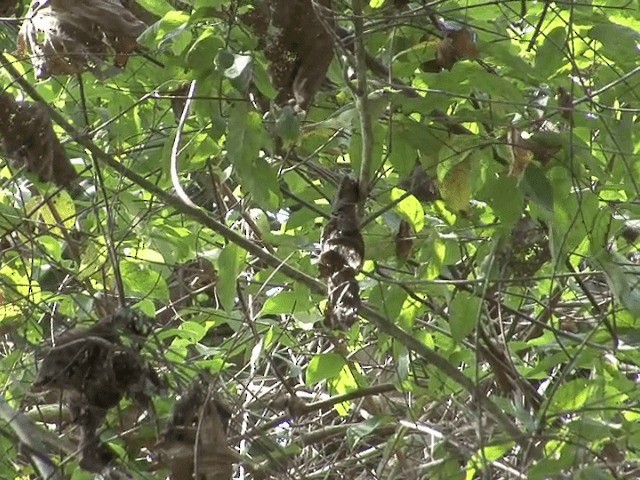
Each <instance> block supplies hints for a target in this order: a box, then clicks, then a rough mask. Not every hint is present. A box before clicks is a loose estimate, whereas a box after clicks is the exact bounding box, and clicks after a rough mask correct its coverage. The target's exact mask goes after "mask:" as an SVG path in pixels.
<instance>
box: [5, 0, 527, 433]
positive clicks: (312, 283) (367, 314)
mask: <svg viewBox="0 0 640 480" xmlns="http://www.w3.org/2000/svg"><path fill="white" fill-rule="evenodd" d="M355 2H357V0H354V3H355ZM356 20H357V19H356ZM361 21H362V17H360V22H361ZM356 40H357V39H356ZM0 64H2V65H3V66H4V68H6V69H7V71H8V72H9V74H10V75H11V76H12V77H13V78H14V80H15V81H16V83H17V84H19V85H20V86H21V87H22V88H23V89H24V90H25V92H26V93H27V94H28V95H29V96H30V97H31V98H33V99H34V100H36V101H39V102H42V103H43V104H44V105H46V106H47V108H48V109H49V113H50V116H51V118H52V120H53V121H54V122H56V123H57V124H58V125H59V126H60V127H61V128H62V129H64V130H65V131H66V132H67V133H68V134H69V135H70V136H71V138H73V139H74V140H75V141H76V142H77V143H78V144H79V145H82V146H83V147H84V148H86V149H87V150H88V151H89V152H90V153H91V154H92V155H93V156H94V157H95V158H96V159H98V160H100V161H101V162H103V163H105V164H106V165H108V166H109V167H111V168H113V169H114V170H115V171H116V172H118V173H120V174H121V175H122V176H123V177H125V178H127V179H128V180H130V181H132V182H133V183H135V184H137V185H138V186H140V187H141V188H143V189H145V190H146V191H148V192H150V193H153V194H154V195H155V196H156V197H157V198H158V199H159V200H161V201H163V202H165V204H167V205H169V206H171V207H173V208H175V210H176V211H177V212H179V213H182V214H183V215H186V216H188V217H190V218H192V219H194V220H197V221H198V222H200V223H201V224H202V225H204V226H205V227H207V228H210V229H211V230H213V231H214V232H216V233H217V234H219V235H221V236H222V237H224V238H226V239H227V240H228V241H230V242H233V243H235V244H236V245H238V246H240V247H242V248H244V249H245V250H246V251H247V252H249V253H251V254H252V255H255V256H256V257H258V258H259V259H261V260H262V261H264V262H265V263H266V264H268V265H269V266H270V267H272V268H275V269H278V270H280V271H281V272H282V273H283V274H285V275H286V276H288V277H289V278H290V279H292V280H294V281H297V282H300V283H302V284H303V285H305V286H306V287H307V288H308V289H309V290H310V291H311V292H313V293H316V294H319V295H323V296H326V295H327V290H326V286H325V285H324V284H323V283H322V282H320V281H318V280H317V279H315V278H313V277H311V276H309V275H307V274H306V273H304V272H302V271H301V270H298V269H296V268H295V267H292V266H291V265H289V264H287V263H286V262H285V261H283V260H281V259H280V258H278V257H277V256H275V255H273V254H272V253H269V252H267V251H266V250H264V249H263V248H262V247H260V246H259V245H257V244H256V243H254V242H252V241H251V240H249V239H247V238H246V237H244V236H243V235H241V234H239V233H237V232H235V231H234V230H232V229H230V228H229V227H227V226H226V225H224V224H222V223H220V222H218V221H217V220H215V219H214V218H213V217H211V216H209V214H208V213H207V212H206V211H205V210H203V209H201V208H199V207H192V206H190V205H188V204H186V203H185V202H183V201H182V200H181V199H180V198H178V197H176V196H174V195H172V194H170V193H168V192H166V191H165V190H164V189H162V188H160V187H159V186H157V185H155V184H154V183H152V182H150V181H149V180H147V179H146V178H144V177H142V176H141V175H139V174H137V173H135V172H134V171H132V170H130V169H129V168H127V167H125V166H124V165H122V164H121V163H120V162H118V161H117V160H116V159H115V158H114V157H112V156H111V155H109V154H107V153H105V152H104V151H102V150H101V149H100V148H99V147H98V146H97V145H96V144H95V143H93V141H92V140H91V139H90V138H89V137H87V136H86V135H83V134H81V133H80V132H78V131H77V130H76V129H75V128H74V127H73V126H72V125H71V124H69V123H68V122H67V121H66V120H65V119H64V117H62V115H60V114H59V113H58V112H57V111H56V110H54V109H53V108H52V107H51V106H50V105H49V104H48V103H46V102H45V101H44V100H43V99H42V97H41V96H40V94H39V93H38V92H37V91H36V90H35V88H34V87H33V86H32V85H31V84H29V82H27V81H26V80H25V79H24V78H22V76H21V75H20V73H19V72H18V71H17V70H16V69H15V68H14V67H13V66H12V65H11V63H10V62H9V61H7V59H6V57H5V56H4V54H0ZM365 81H366V77H365ZM365 90H366V87H365ZM365 97H366V95H365ZM365 107H366V105H365ZM363 118H365V117H363ZM369 126H370V125H369ZM363 139H364V135H363ZM361 180H362V179H361ZM367 186H368V183H367ZM360 193H361V195H362V193H363V192H362V191H361V192H360ZM361 198H362V197H361ZM364 198H366V197H364ZM360 313H361V315H362V316H363V317H364V318H366V319H367V320H369V321H370V322H371V323H372V324H374V325H375V326H376V327H378V328H379V329H380V330H381V331H383V332H385V333H386V334H388V335H390V336H391V337H393V338H394V339H396V340H397V341H398V342H400V343H401V344H403V345H404V346H406V347H407V348H408V349H409V350H412V351H413V352H415V353H416V354H418V355H420V356H421V357H423V358H424V359H425V360H427V361H428V362H429V363H431V364H432V365H434V366H435V367H436V368H438V369H439V370H440V371H441V372H442V373H443V374H445V375H446V376H447V377H449V378H450V379H451V380H453V381H454V382H456V383H457V384H458V385H460V387H462V388H463V389H464V390H466V391H467V392H468V393H469V394H471V395H472V396H473V398H474V399H475V400H476V401H477V402H478V403H479V404H480V405H482V406H483V407H484V408H485V409H486V411H487V412H488V413H489V415H490V416H491V417H492V418H493V419H494V420H495V421H496V422H497V423H499V424H500V425H501V426H502V428H503V429H504V430H505V432H506V433H507V434H508V435H509V436H510V437H512V438H513V439H514V440H516V441H519V440H522V434H521V432H520V431H519V430H518V428H517V426H516V425H515V424H514V423H513V422H511V420H510V419H509V418H508V417H507V416H506V415H505V414H504V413H503V412H502V410H501V409H500V407H498V405H496V404H495V403H494V402H492V401H491V400H490V399H489V398H488V397H486V396H485V395H484V394H483V393H482V392H480V391H479V390H478V389H477V388H476V386H475V385H474V383H473V382H472V381H471V380H470V379H469V378H468V377H466V376H465V375H464V374H463V373H462V372H460V371H459V370H458V369H457V368H456V367H455V366H453V365H452V364H451V363H449V362H448V361H447V359H445V358H444V357H442V356H440V355H439V354H438V353H437V352H435V351H434V350H432V349H431V348H429V347H427V346H426V345H424V344H422V343H420V341H418V340H417V339H416V338H415V337H413V336H411V335H410V334H409V333H407V332H405V331H404V330H402V329H400V328H399V327H397V326H396V325H395V323H393V322H392V321H390V320H388V319H387V318H385V317H384V316H382V315H381V314H380V313H378V312H377V311H376V310H374V309H373V307H371V306H370V305H368V304H366V303H364V304H363V305H362V306H361V308H360Z"/></svg>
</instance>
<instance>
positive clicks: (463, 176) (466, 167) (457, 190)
mask: <svg viewBox="0 0 640 480" xmlns="http://www.w3.org/2000/svg"><path fill="white" fill-rule="evenodd" d="M471 167H472V163H471V159H470V155H467V156H463V158H462V159H460V160H457V159H456V160H454V164H453V166H452V167H451V168H450V169H449V170H448V171H447V173H446V174H445V175H444V178H443V179H442V180H441V181H440V194H441V195H442V199H443V200H444V201H445V203H446V204H447V207H448V208H449V210H451V211H452V212H453V213H459V212H466V211H467V210H469V202H470V201H471Z"/></svg>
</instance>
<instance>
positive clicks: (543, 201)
mask: <svg viewBox="0 0 640 480" xmlns="http://www.w3.org/2000/svg"><path fill="white" fill-rule="evenodd" d="M521 186H522V188H523V190H524V192H525V193H527V194H529V195H530V196H531V199H532V200H533V201H534V202H536V203H537V204H538V205H540V206H541V207H542V208H544V209H545V210H547V211H549V212H553V187H552V186H551V183H550V182H549V179H548V178H547V176H546V175H545V174H544V171H543V170H542V169H541V168H540V167H538V166H537V165H529V166H528V167H527V169H526V170H525V172H524V176H523V177H522V183H521Z"/></svg>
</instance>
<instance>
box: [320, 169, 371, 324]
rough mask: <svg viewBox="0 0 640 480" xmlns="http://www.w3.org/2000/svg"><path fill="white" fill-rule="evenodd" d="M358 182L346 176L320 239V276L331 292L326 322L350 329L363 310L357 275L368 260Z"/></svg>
mask: <svg viewBox="0 0 640 480" xmlns="http://www.w3.org/2000/svg"><path fill="white" fill-rule="evenodd" d="M358 200H359V189H358V182H357V181H356V180H354V179H352V178H350V177H348V176H344V177H343V179H342V182H341V183H340V187H339V188H338V192H337V193H336V197H335V200H334V202H333V211H332V213H331V219H330V220H329V222H328V223H327V225H326V226H325V227H324V229H323V231H322V238H321V239H320V276H321V277H323V278H327V279H328V280H327V288H328V290H329V296H328V305H327V311H326V318H325V322H326V323H327V324H328V325H329V326H331V327H334V328H336V327H342V328H345V327H350V326H351V325H352V324H353V323H354V322H355V321H356V320H357V319H358V312H359V310H360V286H359V285H358V282H357V280H356V275H357V274H358V272H359V271H360V268H361V267H362V262H363V261H364V240H363V239H362V233H361V232H360V220H359V216H358V213H357V204H358Z"/></svg>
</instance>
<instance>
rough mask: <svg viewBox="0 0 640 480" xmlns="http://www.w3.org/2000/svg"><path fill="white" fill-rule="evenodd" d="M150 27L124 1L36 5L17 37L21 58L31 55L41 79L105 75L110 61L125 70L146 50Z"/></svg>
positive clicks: (53, 0) (58, 0) (63, 0)
mask: <svg viewBox="0 0 640 480" xmlns="http://www.w3.org/2000/svg"><path fill="white" fill-rule="evenodd" d="M146 27H147V26H146V24H145V23H144V22H142V21H141V20H140V19H138V18H137V17H136V16H135V15H134V14H133V13H131V11H129V10H127V9H126V8H125V7H124V6H123V5H122V3H120V0H84V1H82V2H78V1H77V0H35V1H34V2H33V3H32V4H31V7H30V8H29V11H28V12H27V15H26V20H25V21H24V23H23V24H22V27H21V28H20V33H19V35H18V55H26V54H29V55H31V58H32V62H33V67H34V69H35V76H36V78H49V77H51V76H55V75H71V74H76V73H80V72H84V71H85V70H91V71H93V72H94V73H95V74H97V75H101V74H102V75H104V74H105V72H106V71H107V69H108V67H106V66H105V65H106V63H107V61H108V59H111V58H113V63H114V65H115V66H116V67H119V68H123V67H124V66H125V65H126V63H127V59H128V56H129V55H130V54H131V53H132V52H135V51H137V50H139V49H140V48H141V47H140V45H138V42H137V41H136V39H137V37H138V36H139V35H140V34H141V33H142V32H143V31H144V30H145V29H146Z"/></svg>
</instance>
